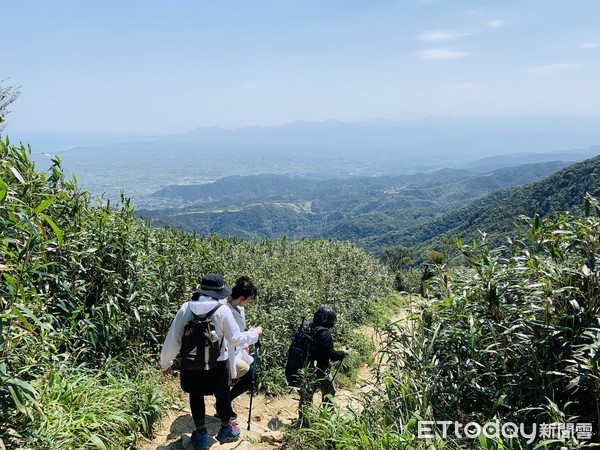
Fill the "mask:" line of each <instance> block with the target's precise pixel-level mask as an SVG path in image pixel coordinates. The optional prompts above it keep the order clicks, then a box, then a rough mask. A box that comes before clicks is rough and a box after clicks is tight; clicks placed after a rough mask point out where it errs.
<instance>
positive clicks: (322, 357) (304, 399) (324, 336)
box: [300, 306, 348, 410]
mask: <svg viewBox="0 0 600 450" xmlns="http://www.w3.org/2000/svg"><path fill="white" fill-rule="evenodd" d="M336 322H337V314H336V312H335V310H334V309H333V308H332V307H331V306H321V307H320V308H319V309H318V310H317V311H316V312H315V315H314V317H313V321H312V326H313V327H315V328H316V331H315V336H314V339H313V343H312V345H311V359H313V360H314V361H315V366H316V368H315V375H314V378H313V379H312V382H311V383H310V385H309V386H307V388H306V389H302V391H301V393H300V409H301V410H302V406H303V405H304V404H306V403H308V404H312V400H313V396H314V393H315V391H316V390H317V389H318V390H320V391H321V393H322V394H323V397H322V401H323V402H324V403H331V399H332V398H333V397H334V396H335V386H334V384H333V378H332V376H331V374H330V373H329V365H330V361H341V360H342V359H344V358H345V357H346V355H348V350H347V349H343V350H336V349H335V348H334V345H333V336H332V335H331V331H330V330H331V328H333V326H334V325H335V324H336Z"/></svg>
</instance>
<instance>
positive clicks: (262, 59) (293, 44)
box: [0, 0, 600, 136]
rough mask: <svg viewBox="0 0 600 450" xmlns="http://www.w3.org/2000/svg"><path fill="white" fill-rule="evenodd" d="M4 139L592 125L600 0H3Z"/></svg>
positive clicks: (598, 104)
mask: <svg viewBox="0 0 600 450" xmlns="http://www.w3.org/2000/svg"><path fill="white" fill-rule="evenodd" d="M0 11H1V14H2V17H3V18H2V31H3V36H4V38H3V45H2V49H1V51H0V55H1V58H0V61H1V62H0V83H1V84H2V86H18V87H19V90H20V92H21V95H20V97H19V98H18V99H17V101H16V102H15V103H13V105H11V108H10V109H11V113H10V114H9V115H8V117H7V122H8V126H7V128H6V130H5V131H6V133H7V134H9V135H12V134H17V135H21V136H22V135H28V134H31V135H34V134H36V133H37V134H43V133H66V134H69V133H70V134H90V135H91V134H96V135H102V134H123V135H148V136H152V135H165V134H172V133H179V132H186V131H188V130H191V129H193V128H196V127H213V126H216V127H224V128H237V127H246V126H251V125H260V126H271V125H279V124H284V123H290V122H294V121H298V120H309V121H324V120H328V119H335V120H340V121H347V122H358V121H365V120H373V119H392V120H407V119H420V118H427V117H470V116H473V117H482V116H487V117H494V116H511V117H514V116H520V115H545V114H566V115H580V116H586V117H598V118H600V89H599V83H600V81H599V80H600V26H598V23H600V1H598V0H562V1H559V0H486V1H483V0H360V1H359V0H273V1H262V0H254V1H247V0H246V1H238V0H231V1H208V0H171V1H166V0H144V1H142V0H103V1H81V0H71V1H69V0H53V1H47V0H43V1H36V0H19V1H5V2H3V4H2V7H1V9H0Z"/></svg>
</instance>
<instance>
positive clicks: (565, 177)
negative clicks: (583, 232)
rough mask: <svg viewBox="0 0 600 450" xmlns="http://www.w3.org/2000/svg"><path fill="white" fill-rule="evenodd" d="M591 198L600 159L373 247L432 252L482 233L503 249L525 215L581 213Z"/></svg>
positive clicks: (599, 185)
mask: <svg viewBox="0 0 600 450" xmlns="http://www.w3.org/2000/svg"><path fill="white" fill-rule="evenodd" d="M586 193H589V194H591V195H593V196H598V195H600V156H597V157H595V158H591V159H588V160H585V161H583V162H580V163H575V164H572V165H570V166H568V167H566V168H564V169H562V170H560V171H558V172H557V173H555V174H553V175H550V176H549V177H547V178H545V179H544V180H542V181H538V182H535V183H531V184H529V185H526V186H522V187H516V188H508V189H504V190H500V191H498V192H495V193H492V194H490V195H489V196H486V197H484V198H481V199H479V200H476V201H474V202H473V203H471V204H469V205H466V206H464V207H462V208H459V209H457V210H455V211H452V212H449V213H446V214H444V215H442V216H441V217H439V218H436V219H434V220H432V221H429V222H427V223H425V224H423V225H420V226H414V227H410V228H407V229H404V230H397V231H395V232H392V233H389V234H387V235H382V236H379V237H374V238H372V240H371V241H370V244H371V245H374V246H408V247H413V246H420V247H427V246H431V245H436V243H439V242H440V241H441V240H443V239H444V238H447V237H452V238H453V237H460V238H462V239H469V238H473V237H476V236H477V234H478V230H481V231H482V232H485V233H487V234H488V235H489V238H488V239H489V240H490V242H495V243H499V242H503V237H504V236H506V235H507V234H512V233H513V232H514V229H515V227H514V224H515V222H517V221H518V217H519V216H520V215H526V216H529V217H532V216H533V215H535V214H537V215H539V216H540V217H549V216H551V215H552V214H553V213H560V212H563V211H569V212H570V213H571V214H573V215H577V214H579V213H581V211H582V208H583V198H584V197H585V195H586Z"/></svg>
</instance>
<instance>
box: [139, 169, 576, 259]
mask: <svg viewBox="0 0 600 450" xmlns="http://www.w3.org/2000/svg"><path fill="white" fill-rule="evenodd" d="M566 165H567V163H565V162H560V161H555V162H546V163H537V164H527V165H521V166H516V167H506V168H502V169H497V170H494V171H491V172H486V173H474V172H469V171H466V170H455V169H444V170H440V171H436V172H432V173H427V174H415V175H400V176H396V177H383V176H382V177H354V178H349V179H342V180H314V179H312V180H311V179H305V178H293V177H289V176H278V175H257V176H249V177H227V178H223V179H220V180H218V181H216V182H214V183H209V184H203V185H195V186H170V187H168V188H165V189H162V190H160V191H158V192H157V193H156V194H155V195H156V196H158V197H161V198H163V200H164V201H165V203H166V202H168V201H169V199H172V201H173V202H181V201H185V202H186V203H187V204H188V205H189V206H187V207H183V208H166V209H157V210H142V209H138V210H137V213H138V215H140V216H141V217H144V218H146V219H151V220H154V221H156V222H158V223H161V224H166V225H169V226H175V227H179V228H183V229H187V230H190V231H196V232H199V233H217V234H221V235H233V236H238V237H241V238H265V237H280V236H283V235H286V236H288V237H290V238H294V239H295V238H302V237H325V238H335V239H342V240H352V241H354V242H356V243H358V244H359V245H363V246H364V247H366V248H368V249H370V250H373V251H377V250H378V249H381V248H383V247H384V246H397V245H415V244H418V243H419V242H418V241H416V240H415V241H412V242H410V243H408V242H405V241H404V240H403V239H405V238H406V236H405V235H404V234H403V231H405V230H411V229H413V227H417V226H418V227H421V226H423V227H424V226H426V225H425V224H427V222H428V221H434V220H435V219H436V218H438V217H443V214H444V213H450V212H452V211H454V210H456V209H457V208H460V207H462V206H464V205H465V204H468V203H470V202H472V201H473V200H476V199H479V198H482V197H485V196H487V195H489V194H490V193H493V192H497V191H499V190H502V189H504V188H507V187H510V186H520V185H524V184H527V183H531V182H533V181H537V180H540V179H543V178H545V177H547V176H549V175H550V174H552V173H555V172H556V171H558V170H560V169H561V168H563V167H565V166H566ZM444 231H445V230H444ZM424 239H425V237H424Z"/></svg>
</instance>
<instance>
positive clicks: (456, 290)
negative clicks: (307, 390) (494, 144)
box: [288, 197, 600, 449]
mask: <svg viewBox="0 0 600 450" xmlns="http://www.w3.org/2000/svg"><path fill="white" fill-rule="evenodd" d="M584 209H585V214H584V215H583V216H581V217H570V216H569V214H567V213H565V214H557V215H556V216H555V217H552V218H549V219H545V220H540V219H539V218H538V217H534V218H532V219H530V218H521V220H522V223H523V224H524V226H523V227H522V228H521V230H520V231H516V232H515V234H516V237H515V238H514V239H513V240H510V241H509V242H508V243H507V245H506V246H504V247H499V248H491V247H490V246H489V245H488V244H487V242H486V239H485V235H482V240H481V241H480V242H474V243H472V244H470V245H465V244H462V243H460V242H459V245H458V247H459V249H460V250H461V252H462V253H463V255H464V256H465V257H466V259H467V260H468V262H469V265H468V267H465V268H462V269H452V270H448V269H446V268H444V267H439V268H438V271H437V276H436V277H435V279H434V280H433V282H432V286H431V287H432V291H433V292H435V293H436V294H437V295H436V296H432V297H430V298H426V299H423V300H422V301H421V302H420V303H419V304H418V305H413V306H414V308H413V309H412V311H411V314H409V315H408V317H406V318H405V319H404V320H402V321H400V322H397V323H394V324H390V325H389V326H387V328H386V330H385V335H386V338H385V346H384V348H383V350H382V354H381V356H382V359H383V360H384V361H385V366H382V371H381V373H380V383H379V384H378V385H377V386H376V387H375V389H373V390H372V391H370V393H369V396H368V398H365V400H364V401H365V408H364V409H363V410H362V411H360V412H358V413H357V412H354V413H351V414H350V415H339V414H338V415H336V416H333V417H331V416H328V415H327V414H322V413H319V412H317V413H315V414H314V416H313V417H312V423H311V426H310V429H308V428H307V429H300V430H295V431H292V432H291V433H290V435H289V437H288V448H314V449H316V448H319V447H318V445H319V444H318V443H319V442H328V446H329V448H336V449H364V448H373V449H375V448H432V449H433V448H435V449H441V448H453V449H454V448H484V449H521V448H523V449H525V448H544V449H546V448H548V449H550V448H570V449H575V448H584V447H585V448H587V446H588V445H589V444H590V442H587V439H586V440H585V441H583V440H577V439H572V438H568V437H567V438H563V437H561V436H558V435H555V436H553V438H552V439H549V440H544V439H542V438H541V437H540V436H539V435H538V438H537V440H536V441H535V442H534V443H532V444H528V443H527V442H526V440H525V439H521V438H507V437H500V438H498V439H490V438H486V437H485V436H481V437H480V439H475V440H473V439H459V438H458V437H453V435H450V436H448V437H447V438H446V439H442V435H441V430H440V429H438V430H437V437H436V438H434V439H419V438H418V433H417V424H418V422H419V421H420V420H427V421H442V420H449V421H458V422H460V423H462V424H466V423H468V422H475V423H479V424H485V423H486V422H488V421H491V420H496V419H498V420H501V421H503V422H507V421H510V422H514V423H517V424H525V425H527V426H533V425H542V424H551V423H557V422H558V423H590V424H592V427H593V431H594V434H593V436H592V437H591V441H592V442H594V443H596V444H598V442H599V441H600V439H599V436H598V433H599V431H600V430H598V423H599V417H600V368H599V358H600V353H599V351H598V350H599V348H600V302H599V299H600V280H599V272H600V267H599V265H598V260H599V256H600V206H599V204H598V202H597V200H596V199H594V198H591V197H587V198H586V199H585V208H584ZM538 430H539V428H538ZM390 442H393V443H392V444H390ZM390 445H391V446H390Z"/></svg>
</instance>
